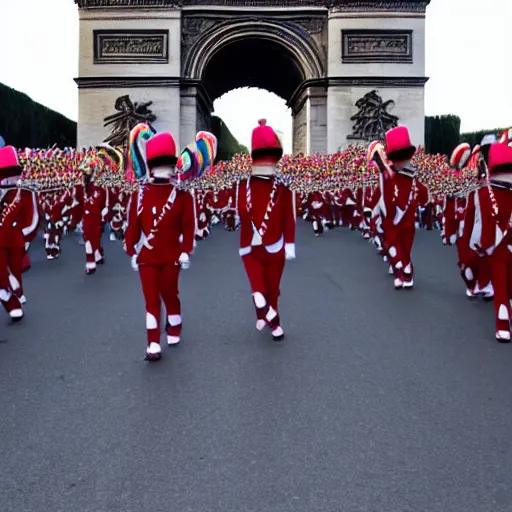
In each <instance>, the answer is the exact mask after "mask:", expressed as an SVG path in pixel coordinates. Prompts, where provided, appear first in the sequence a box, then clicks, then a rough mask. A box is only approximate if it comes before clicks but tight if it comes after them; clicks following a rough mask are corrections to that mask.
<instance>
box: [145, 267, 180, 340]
mask: <svg viewBox="0 0 512 512" xmlns="http://www.w3.org/2000/svg"><path fill="white" fill-rule="evenodd" d="M180 269H181V267H180V265H175V264H174V263H169V264H166V265H145V264H142V265H139V276H140V282H141V284H142V293H143V294H144V300H145V301H146V329H147V335H148V338H147V339H148V345H149V344H150V343H160V306H161V300H162V301H163V303H164V306H165V309H166V314H167V321H166V332H167V335H168V336H179V335H180V333H181V304H180V299H179V297H178V295H179V289H178V278H179V275H180Z"/></svg>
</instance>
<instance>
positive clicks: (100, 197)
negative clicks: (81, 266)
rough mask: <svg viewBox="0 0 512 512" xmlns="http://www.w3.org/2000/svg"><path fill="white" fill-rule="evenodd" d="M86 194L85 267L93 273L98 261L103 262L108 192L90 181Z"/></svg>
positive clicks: (84, 217) (88, 271)
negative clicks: (104, 225)
mask: <svg viewBox="0 0 512 512" xmlns="http://www.w3.org/2000/svg"><path fill="white" fill-rule="evenodd" d="M84 196H85V198H84V213H83V223H84V240H85V258H86V263H85V269H86V272H87V273H88V274H91V273H93V272H94V271H95V270H96V265H97V264H98V263H103V248H102V246H101V235H102V231H103V220H104V217H105V215H106V213H108V210H107V207H106V201H107V194H106V192H105V189H104V188H102V187H98V186H97V185H95V184H94V183H89V184H88V185H86V187H85V194H84Z"/></svg>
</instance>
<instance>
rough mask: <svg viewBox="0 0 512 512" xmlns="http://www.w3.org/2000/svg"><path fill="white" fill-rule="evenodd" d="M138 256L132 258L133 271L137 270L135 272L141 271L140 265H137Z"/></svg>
mask: <svg viewBox="0 0 512 512" xmlns="http://www.w3.org/2000/svg"><path fill="white" fill-rule="evenodd" d="M137 256H138V255H137V254H134V255H133V256H132V261H131V264H132V269H133V270H135V272H137V271H138V270H139V265H137Z"/></svg>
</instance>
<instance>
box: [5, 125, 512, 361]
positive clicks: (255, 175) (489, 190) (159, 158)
mask: <svg viewBox="0 0 512 512" xmlns="http://www.w3.org/2000/svg"><path fill="white" fill-rule="evenodd" d="M498 139H499V140H498ZM142 149H143V150H142ZM215 154H216V139H215V137H214V136H213V135H211V134H208V133H207V132H200V133H198V135H197V137H196V140H195V141H193V142H192V143H191V144H189V145H188V146H187V147H186V148H185V149H184V150H183V151H182V152H181V153H178V152H177V149H176V144H175V141H174V139H173V137H172V134H169V133H158V134H157V133H155V131H154V130H153V129H152V127H151V126H149V125H148V124H144V125H139V126H138V127H136V128H135V129H134V130H133V131H132V135H131V137H130V144H129V147H128V148H127V149H126V150H123V149H121V148H112V147H109V146H103V147H98V148H89V149H87V150H75V149H72V148H65V149H64V150H59V149H56V148H51V149H48V150H31V149H25V150H20V151H16V150H15V149H14V148H13V147H11V146H7V147H4V148H1V149H0V193H1V205H0V207H1V213H0V301H1V302H2V304H3V306H4V308H5V309H6V311H7V312H8V314H9V315H10V317H11V318H12V319H13V321H19V320H21V319H22V318H23V303H24V302H25V301H26V297H25V295H24V292H23V280H22V273H23V272H24V271H26V270H28V268H29V267H30V257H29V248H30V244H31V242H32V241H33V240H34V238H35V237H36V236H37V233H38V229H39V228H40V227H41V228H42V232H43V236H44V240H45V250H46V255H47V258H48V259H49V260H56V259H58V258H59V257H60V255H61V250H62V246H61V241H62V239H63V237H64V236H65V235H66V233H73V232H76V231H78V232H80V233H81V234H82V233H83V242H84V248H85V258H84V259H85V273H86V274H87V275H92V274H94V273H95V272H96V271H97V268H98V265H101V264H102V263H103V262H104V250H103V246H102V233H103V231H104V227H105V225H109V227H110V231H111V240H118V241H119V242H120V243H123V244H124V247H125V250H126V252H127V253H128V255H129V256H131V258H132V266H133V268H134V270H138V272H139V275H140V279H141V283H142V289H143V293H144V296H145V299H146V327H147V349H146V359H148V360H157V359H159V358H160V357H161V349H160V329H159V325H160V299H162V300H163V302H164V304H165V307H166V311H167V319H166V334H167V341H168V343H169V344H170V345H172V344H176V343H178V342H179V341H180V335H181V309H180V302H179V298H178V278H179V271H180V270H181V269H186V268H188V266H189V265H190V255H191V254H192V253H193V250H194V246H195V245H196V244H197V243H198V242H200V241H201V240H204V239H206V238H208V236H209V234H210V229H211V227H212V226H213V225H215V224H222V225H223V226H224V227H225V229H227V230H228V231H236V230H239V231H240V242H241V243H240V256H241V257H242V261H243V263H244V267H245V269H246V272H247V275H248V279H249V282H250V285H251V289H252V298H253V303H254V306H255V311H256V327H257V328H258V329H260V330H261V329H264V328H265V327H269V328H270V331H271V334H272V337H273V338H274V339H275V340H280V339H282V338H283V337H284V330H283V328H282V325H281V322H280V318H279V312H278V311H279V310H278V304H277V303H278V297H279V293H280V291H279V283H280V280H281V275H282V273H283V269H284V266H285V260H286V259H294V258H295V219H296V218H302V219H304V220H306V221H307V222H310V224H311V228H312V232H313V233H314V235H316V236H321V235H322V234H323V233H324V231H326V230H330V229H334V228H337V227H346V228H347V229H350V230H352V231H354V232H358V233H360V235H361V236H362V237H363V238H365V239H368V240H369V241H371V242H372V243H373V245H374V246H375V248H376V250H377V251H378V252H379V254H380V255H381V256H382V259H383V260H384V261H385V262H386V268H387V271H388V272H389V273H390V274H392V275H393V276H394V281H393V285H394V288H395V289H397V290H403V289H411V288H413V287H414V265H413V262H412V260H411V249H412V246H413V243H414V236H415V232H416V229H418V228H421V227H423V228H425V229H428V230H432V229H438V230H439V231H440V238H441V241H442V243H444V244H446V245H454V246H456V249H457V252H458V259H459V261H458V265H459V269H460V273H461V278H462V280H463V281H464V284H465V287H466V294H467V296H468V297H470V298H476V297H479V296H481V297H483V298H484V299H486V300H494V303H495V314H496V339H497V340H498V341H500V342H509V341H510V339H511V328H510V318H511V317H510V314H511V305H510V300H511V299H512V268H511V263H512V233H511V232H510V230H511V229H512V218H511V213H512V129H510V130H507V131H505V132H504V133H503V134H500V136H499V138H498V137H495V136H492V135H490V136H487V137H484V139H483V140H482V143H481V144H480V145H479V146H477V147H475V148H470V147H469V146H468V145H467V144H461V145H460V146H458V147H457V148H455V149H454V152H453V154H452V155H451V158H450V159H448V158H447V157H446V156H444V155H429V154H426V153H425V152H424V151H423V149H422V148H417V147H415V146H414V145H413V144H412V143H411V140H410V138H409V132H408V130H407V128H406V127H397V128H394V129H392V130H390V131H389V132H388V133H387V134H386V137H385V141H382V142H374V143H372V144H370V145H369V146H368V147H361V146H350V147H348V148H347V149H345V150H343V151H340V152H338V153H336V154H333V155H295V156H291V155H284V156H283V150H282V146H281V142H280V140H279V138H278V136H277V135H276V134H275V132H274V131H273V130H272V128H271V127H269V126H268V125H267V124H266V122H265V121H264V120H262V121H260V123H259V125H258V126H257V127H256V128H255V130H254V132H253V137H252V147H251V154H250V155H236V156H235V157H234V158H233V159H232V160H230V161H229V162H219V163H217V164H213V162H214V160H215Z"/></svg>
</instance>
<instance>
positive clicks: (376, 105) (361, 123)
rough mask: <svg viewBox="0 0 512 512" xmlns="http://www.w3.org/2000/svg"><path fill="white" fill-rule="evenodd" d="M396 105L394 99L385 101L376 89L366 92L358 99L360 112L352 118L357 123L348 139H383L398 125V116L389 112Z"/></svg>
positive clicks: (357, 105) (357, 103) (357, 104)
mask: <svg viewBox="0 0 512 512" xmlns="http://www.w3.org/2000/svg"><path fill="white" fill-rule="evenodd" d="M394 105H395V102H394V101H393V100H388V101H383V100H382V98H381V97H380V96H379V95H378V94H377V91H375V90H374V91H371V92H369V93H367V94H365V95H364V96H363V97H362V98H361V99H359V100H357V101H356V107H357V108H358V109H359V112H357V114H355V115H353V116H352V117H351V118H350V120H351V121H355V124H354V127H353V129H352V130H353V131H352V135H348V136H347V139H356V140H365V141H371V140H383V139H384V136H385V134H386V132H387V131H388V130H389V129H391V128H394V127H396V126H398V117H396V116H394V115H393V114H390V113H389V112H388V109H389V108H390V107H394Z"/></svg>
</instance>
